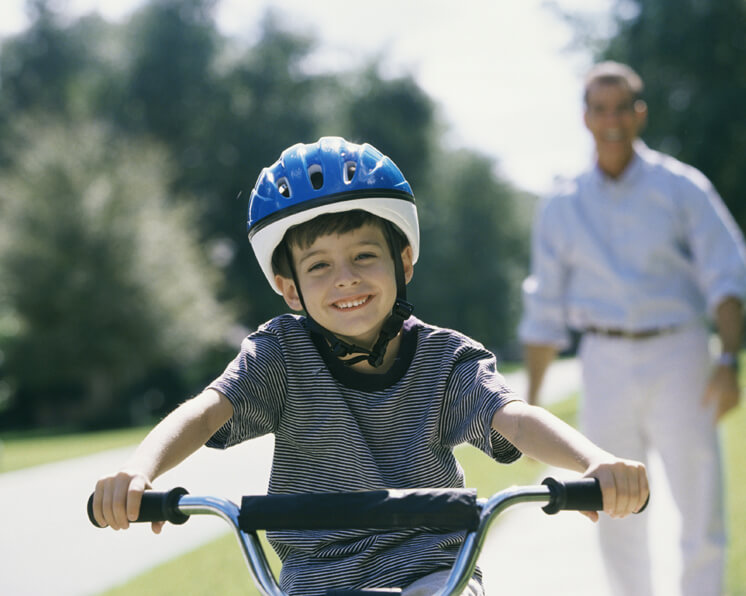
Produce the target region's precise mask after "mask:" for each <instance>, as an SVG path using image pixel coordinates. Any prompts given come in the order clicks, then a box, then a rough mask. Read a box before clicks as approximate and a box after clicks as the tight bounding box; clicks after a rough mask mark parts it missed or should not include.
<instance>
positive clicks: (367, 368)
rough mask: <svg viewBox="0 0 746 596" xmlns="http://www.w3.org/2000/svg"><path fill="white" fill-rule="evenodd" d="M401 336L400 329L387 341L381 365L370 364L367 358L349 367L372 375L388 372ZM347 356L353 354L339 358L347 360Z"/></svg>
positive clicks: (397, 351)
mask: <svg viewBox="0 0 746 596" xmlns="http://www.w3.org/2000/svg"><path fill="white" fill-rule="evenodd" d="M401 336H402V334H401V331H400V332H399V333H398V334H397V335H396V337H395V338H394V339H392V340H391V341H390V342H389V344H388V347H387V348H386V353H385V354H384V356H383V363H382V364H381V366H371V364H370V363H369V362H368V361H367V360H361V361H360V362H356V363H355V364H352V365H350V368H351V369H352V370H354V371H356V372H359V373H364V374H373V375H375V374H379V375H380V374H384V373H386V372H388V371H389V369H390V368H391V367H392V366H393V364H394V362H395V361H396V357H397V355H398V354H399V347H400V345H401ZM348 358H354V355H350V356H348V357H347V358H340V360H342V361H343V362H344V360H347V359H348Z"/></svg>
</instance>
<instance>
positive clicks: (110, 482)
mask: <svg viewBox="0 0 746 596" xmlns="http://www.w3.org/2000/svg"><path fill="white" fill-rule="evenodd" d="M149 488H152V486H151V484H150V480H149V479H148V478H147V477H146V476H145V475H144V474H142V473H140V472H137V471H131V470H126V469H125V470H122V471H120V472H119V473H117V474H115V475H113V476H104V477H103V478H101V479H100V480H99V481H98V482H97V483H96V491H95V492H94V493H93V516H94V517H95V518H96V521H97V522H98V523H99V525H101V526H102V527H105V526H109V527H110V528H111V529H113V530H126V529H127V528H129V526H130V522H133V521H135V520H136V519H137V517H138V515H139V514H140V503H141V502H142V494H143V492H145V490H146V489H149ZM164 523H165V522H153V523H152V524H151V527H152V529H153V532H154V533H156V534H160V532H161V529H162V528H163V524H164Z"/></svg>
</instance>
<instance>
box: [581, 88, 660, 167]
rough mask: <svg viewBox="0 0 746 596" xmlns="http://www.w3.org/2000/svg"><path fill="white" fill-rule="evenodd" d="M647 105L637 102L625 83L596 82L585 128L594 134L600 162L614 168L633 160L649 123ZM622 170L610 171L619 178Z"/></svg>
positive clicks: (590, 98) (589, 96)
mask: <svg viewBox="0 0 746 596" xmlns="http://www.w3.org/2000/svg"><path fill="white" fill-rule="evenodd" d="M646 117H647V109H646V107H645V102H643V101H641V100H637V101H635V99H634V97H633V95H632V92H631V91H630V90H629V89H628V88H627V86H626V85H624V84H622V83H595V84H593V85H592V86H591V87H590V89H589V90H588V97H587V105H586V109H585V125H586V127H587V128H588V130H589V131H590V132H591V134H592V135H593V140H594V141H595V144H596V151H597V152H598V159H599V163H600V164H601V165H602V167H603V166H604V165H609V166H611V167H612V169H616V168H618V167H621V169H623V168H624V166H626V165H627V164H628V163H629V161H630V160H631V159H632V155H633V153H634V151H633V142H634V141H635V139H636V138H637V136H638V134H639V132H640V130H641V129H642V127H643V125H644V124H645V119H646ZM621 169H620V170H619V171H612V172H608V173H611V174H612V175H618V174H620V173H621Z"/></svg>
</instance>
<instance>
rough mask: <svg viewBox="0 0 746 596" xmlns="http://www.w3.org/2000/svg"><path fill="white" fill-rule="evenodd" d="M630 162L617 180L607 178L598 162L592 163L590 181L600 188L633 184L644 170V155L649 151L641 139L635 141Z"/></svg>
mask: <svg viewBox="0 0 746 596" xmlns="http://www.w3.org/2000/svg"><path fill="white" fill-rule="evenodd" d="M632 148H633V151H634V153H633V155H632V160H631V161H630V162H629V164H628V165H627V167H626V168H625V169H624V171H623V172H622V175H621V176H619V178H617V179H612V178H609V177H608V176H607V175H606V174H604V173H603V172H602V171H601V168H599V167H598V161H594V163H593V167H592V168H591V172H590V174H591V180H592V181H593V183H594V184H596V185H598V186H602V187H607V188H608V187H612V188H613V187H616V188H618V187H622V186H627V185H629V184H633V183H634V182H635V181H637V179H638V178H639V177H640V175H641V173H642V170H643V168H644V162H645V153H646V152H647V151H649V149H648V146H647V145H646V144H645V142H644V141H643V140H642V139H636V140H635V142H634V144H633V146H632Z"/></svg>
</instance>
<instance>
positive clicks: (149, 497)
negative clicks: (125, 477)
mask: <svg viewBox="0 0 746 596" xmlns="http://www.w3.org/2000/svg"><path fill="white" fill-rule="evenodd" d="M186 494H188V491H187V490H186V489H185V488H182V487H177V488H172V489H171V490H170V491H168V492H158V491H145V492H144V493H143V495H142V502H141V503H140V515H139V516H138V518H137V519H136V520H135V522H154V521H167V522H171V523H172V524H177V525H178V524H183V523H184V522H186V520H188V519H189V516H188V515H187V514H186V513H182V512H181V511H180V510H179V499H180V498H181V496H182V495H186ZM88 519H89V520H90V521H91V523H92V524H93V525H94V526H96V527H97V528H101V527H103V526H100V525H99V524H98V522H97V521H96V518H95V517H93V495H91V496H90V497H88Z"/></svg>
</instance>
